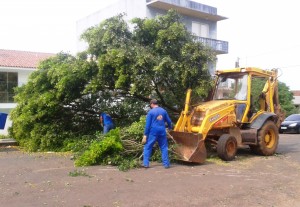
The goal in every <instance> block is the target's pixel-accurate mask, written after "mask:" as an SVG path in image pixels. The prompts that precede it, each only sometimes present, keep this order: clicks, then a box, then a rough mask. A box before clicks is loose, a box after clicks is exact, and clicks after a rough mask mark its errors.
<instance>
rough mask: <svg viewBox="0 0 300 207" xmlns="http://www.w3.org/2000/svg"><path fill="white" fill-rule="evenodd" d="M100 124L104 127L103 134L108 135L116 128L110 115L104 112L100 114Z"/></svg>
mask: <svg viewBox="0 0 300 207" xmlns="http://www.w3.org/2000/svg"><path fill="white" fill-rule="evenodd" d="M100 124H101V126H102V127H103V134H106V133H108V132H109V131H110V130H111V129H114V128H115V125H114V122H113V120H112V118H111V116H110V115H109V114H106V113H104V112H102V113H100Z"/></svg>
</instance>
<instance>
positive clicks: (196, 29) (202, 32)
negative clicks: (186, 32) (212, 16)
mask: <svg viewBox="0 0 300 207" xmlns="http://www.w3.org/2000/svg"><path fill="white" fill-rule="evenodd" d="M192 33H194V35H196V36H198V37H205V38H209V25H208V24H203V23H200V22H192Z"/></svg>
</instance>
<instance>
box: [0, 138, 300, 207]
mask: <svg viewBox="0 0 300 207" xmlns="http://www.w3.org/2000/svg"><path fill="white" fill-rule="evenodd" d="M70 157H71V155H70V154H57V153H32V154H29V153H25V152H22V151H19V150H18V149H17V148H15V147H2V148H0V206H5V207H6V206H8V207H20V206H22V207H23V206H24V207H27V206H28V207H31V206H38V207H40V206H51V207H52V206H66V207H69V206H70V207H76V206H78V207H92V206H93V207H96V206H99V207H100V206H104V207H106V206H108V207H109V206H112V207H117V206H120V207H125V206H126V207H127V206H128V207H131V206H145V207H146V206H149V207H152V206H172V207H173V206H175V207H177V206H178V207H185V206H197V207H198V206H213V207H221V206H222V207H225V206H228V207H235V206H236V207H241V206H242V207H243V206H247V207H248V206H251V207H255V206H260V207H290V206H300V196H299V194H300V135H299V134H291V135H287V134H281V135H280V142H279V146H278V150H277V153H276V154H275V155H274V156H270V157H262V156H255V155H252V154H251V153H250V151H249V150H248V149H240V150H239V151H238V154H237V157H236V159H235V160H234V161H231V162H224V161H221V160H220V159H219V158H217V157H213V158H208V159H207V161H206V162H205V164H202V165H188V164H184V163H182V164H173V165H172V166H171V168H169V169H164V168H163V167H162V165H161V164H160V163H151V168H149V169H135V170H130V171H128V172H121V171H119V170H118V169H116V168H115V167H111V166H91V167H86V168H76V167H74V163H73V161H72V160H71V159H70Z"/></svg>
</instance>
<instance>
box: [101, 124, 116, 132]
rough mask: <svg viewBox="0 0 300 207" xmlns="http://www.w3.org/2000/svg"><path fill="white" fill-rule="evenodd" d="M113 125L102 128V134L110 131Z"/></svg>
mask: <svg viewBox="0 0 300 207" xmlns="http://www.w3.org/2000/svg"><path fill="white" fill-rule="evenodd" d="M114 128H115V125H114V124H107V125H104V126H103V134H106V133H108V132H109V131H110V130H111V129H114Z"/></svg>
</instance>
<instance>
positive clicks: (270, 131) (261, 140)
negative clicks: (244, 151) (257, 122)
mask: <svg viewBox="0 0 300 207" xmlns="http://www.w3.org/2000/svg"><path fill="white" fill-rule="evenodd" d="M278 132H279V131H278V128H277V126H276V125H275V123H274V122H273V121H267V122H266V123H265V124H264V126H263V127H262V128H261V129H260V130H259V132H258V136H257V139H258V145H257V146H253V147H252V148H253V149H252V150H253V152H255V153H256V154H259V155H264V156H270V155H273V154H274V153H275V151H276V149H277V146H278V139H279V134H278Z"/></svg>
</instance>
